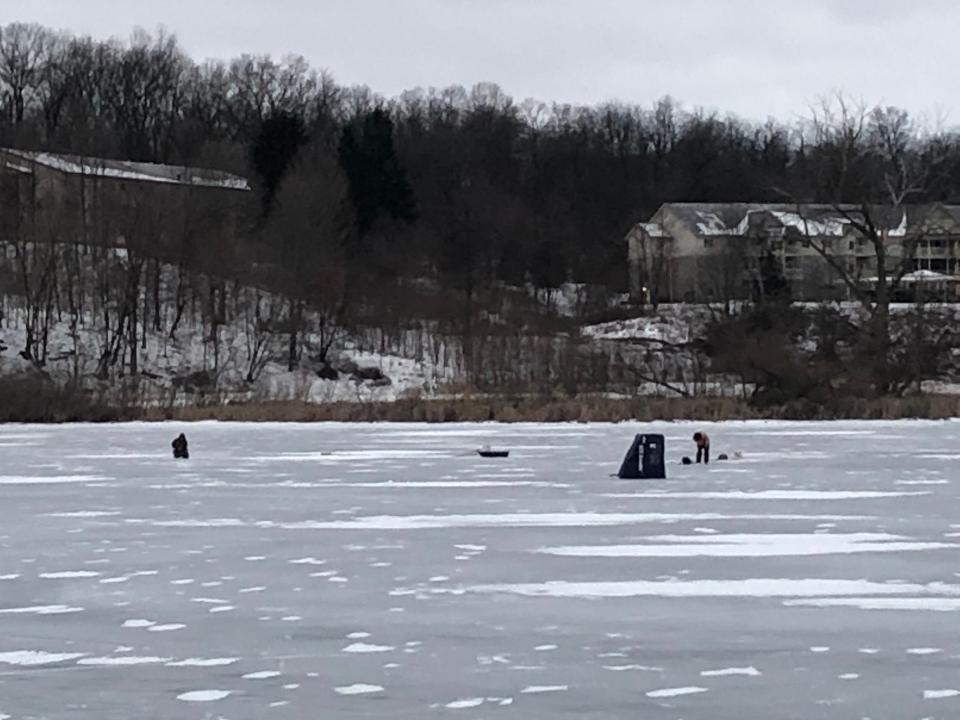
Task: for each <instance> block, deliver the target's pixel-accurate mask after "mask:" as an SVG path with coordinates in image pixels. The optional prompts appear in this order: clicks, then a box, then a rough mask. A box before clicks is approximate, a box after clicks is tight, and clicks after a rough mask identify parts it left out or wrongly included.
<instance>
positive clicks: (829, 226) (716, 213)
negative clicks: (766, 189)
mask: <svg viewBox="0 0 960 720" xmlns="http://www.w3.org/2000/svg"><path fill="white" fill-rule="evenodd" d="M663 207H666V208H669V209H670V211H671V212H672V214H674V215H675V216H676V217H677V218H679V219H680V220H681V221H682V222H684V223H686V224H687V225H688V227H691V229H692V230H693V231H694V232H695V233H697V234H699V235H700V236H703V237H708V236H725V237H745V236H748V235H749V234H750V226H751V221H752V219H753V218H755V217H758V216H763V215H768V216H769V217H771V218H773V219H774V220H776V222H778V223H779V224H780V225H781V226H782V227H784V228H787V229H793V230H796V231H797V232H799V233H800V234H802V235H804V236H808V237H842V236H844V235H845V234H847V232H848V231H849V230H850V226H851V225H852V220H851V218H852V217H855V216H857V214H858V213H859V212H860V210H859V208H856V207H853V206H850V207H846V208H838V207H835V206H832V205H824V204H821V205H810V206H805V207H803V208H800V207H797V206H796V205H786V204H747V203H726V204H724V203H666V204H665V205H664V206H663ZM890 210H892V209H890ZM848 212H849V213H850V215H849V216H848V215H847V213H848ZM891 216H892V217H891ZM874 219H875V220H876V221H877V222H878V225H879V224H884V225H886V227H881V228H880V229H881V230H882V231H884V232H885V233H886V235H887V236H888V237H904V236H905V235H906V234H907V211H906V209H905V208H904V209H903V210H902V211H900V214H899V216H897V215H893V213H892V212H888V211H887V209H884V208H877V209H876V217H875V218H874ZM894 223H897V224H896V225H894ZM654 224H655V223H641V227H642V228H643V229H647V227H648V226H651V225H654ZM660 227H661V229H662V226H660ZM648 232H649V231H648Z"/></svg>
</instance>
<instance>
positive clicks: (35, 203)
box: [0, 148, 250, 258]
mask: <svg viewBox="0 0 960 720" xmlns="http://www.w3.org/2000/svg"><path fill="white" fill-rule="evenodd" d="M249 190H250V186H249V184H248V182H247V180H246V179H245V178H242V177H240V176H238V175H233V174H231V173H227V172H222V171H217V170H207V169H202V168H194V167H186V166H176V165H161V164H155V163H139V162H128V161H121V160H109V159H105V158H95V157H80V156H76V155H58V154H54V153H46V152H32V151H25V150H15V149H12V148H0V242H8V243H9V242H13V241H20V242H78V243H83V244H85V245H105V246H109V247H126V248H128V249H130V250H137V251H140V252H143V253H145V254H149V255H153V256H159V257H167V258H173V257H177V258H179V257H182V256H184V255H185V254H187V255H191V256H192V257H193V258H195V257H196V255H197V253H201V254H208V255H211V256H213V255H214V254H215V253H216V252H218V251H223V250H225V249H227V248H229V247H232V246H233V245H235V240H236V236H237V233H238V232H239V228H238V221H239V218H240V208H241V205H242V202H243V200H244V195H246V194H247V192H248V191H249Z"/></svg>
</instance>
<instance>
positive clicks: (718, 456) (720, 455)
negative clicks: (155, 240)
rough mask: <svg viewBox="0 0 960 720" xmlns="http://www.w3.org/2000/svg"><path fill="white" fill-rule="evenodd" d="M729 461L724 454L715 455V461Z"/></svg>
mask: <svg viewBox="0 0 960 720" xmlns="http://www.w3.org/2000/svg"><path fill="white" fill-rule="evenodd" d="M729 459H730V458H729V457H728V456H727V454H726V453H720V454H719V455H717V460H729Z"/></svg>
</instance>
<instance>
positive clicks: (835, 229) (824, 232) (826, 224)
mask: <svg viewBox="0 0 960 720" xmlns="http://www.w3.org/2000/svg"><path fill="white" fill-rule="evenodd" d="M770 214H771V215H773V217H775V218H776V219H777V220H778V221H779V222H780V224H781V225H783V226H784V227H785V228H793V229H794V230H797V231H799V232H800V233H801V234H802V235H804V236H808V237H824V236H827V237H842V236H843V235H844V233H845V232H846V231H847V225H849V224H850V221H849V220H848V219H847V218H845V217H842V216H840V217H829V216H825V217H821V218H820V219H817V220H814V219H812V218H807V217H804V216H802V215H800V213H796V212H783V211H780V210H771V211H770Z"/></svg>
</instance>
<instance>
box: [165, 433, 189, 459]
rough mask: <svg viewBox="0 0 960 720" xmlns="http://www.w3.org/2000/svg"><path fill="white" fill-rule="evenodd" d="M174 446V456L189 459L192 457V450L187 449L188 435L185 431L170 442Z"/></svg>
mask: <svg viewBox="0 0 960 720" xmlns="http://www.w3.org/2000/svg"><path fill="white" fill-rule="evenodd" d="M170 444H171V445H172V446H173V457H174V458H176V459H178V460H180V459H182V460H187V459H189V458H190V451H189V450H187V436H186V435H184V434H183V433H180V434H179V435H177V437H176V438H174V441H173V442H172V443H170Z"/></svg>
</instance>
